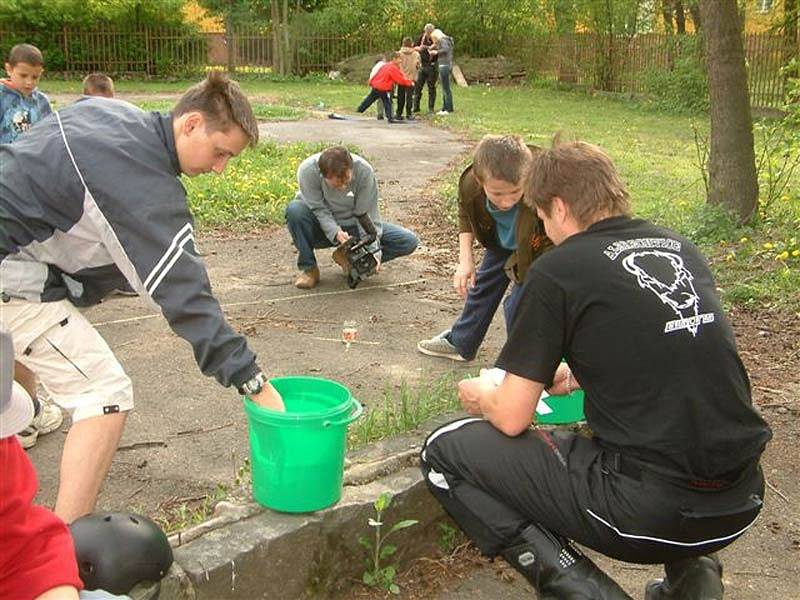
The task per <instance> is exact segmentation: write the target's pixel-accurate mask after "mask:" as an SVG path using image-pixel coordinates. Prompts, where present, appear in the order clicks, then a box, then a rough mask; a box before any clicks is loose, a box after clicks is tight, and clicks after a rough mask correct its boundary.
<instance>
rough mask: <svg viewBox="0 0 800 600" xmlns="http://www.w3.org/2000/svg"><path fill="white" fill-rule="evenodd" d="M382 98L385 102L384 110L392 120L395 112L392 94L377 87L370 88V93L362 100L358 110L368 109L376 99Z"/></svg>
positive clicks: (361, 111)
mask: <svg viewBox="0 0 800 600" xmlns="http://www.w3.org/2000/svg"><path fill="white" fill-rule="evenodd" d="M378 99H380V101H381V102H383V110H384V112H386V118H387V119H389V120H390V121H392V120H393V119H394V112H393V110H392V96H391V94H390V93H389V92H380V91H378V90H376V89H375V88H373V87H371V88H369V94H367V97H366V98H364V99H363V100H362V101H361V104H359V105H358V108H357V109H356V111H358V112H360V113H363V112H364V111H365V110H367V109H368V108H369V107H370V106H372V103H373V102H375V100H378Z"/></svg>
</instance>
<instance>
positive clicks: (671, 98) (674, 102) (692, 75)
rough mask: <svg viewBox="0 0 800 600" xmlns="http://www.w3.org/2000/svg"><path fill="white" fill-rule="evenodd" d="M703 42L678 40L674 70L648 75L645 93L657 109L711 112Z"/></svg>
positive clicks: (696, 39)
mask: <svg viewBox="0 0 800 600" xmlns="http://www.w3.org/2000/svg"><path fill="white" fill-rule="evenodd" d="M701 44H702V39H700V38H699V37H696V36H691V37H688V36H687V37H678V38H676V41H675V44H674V46H673V48H672V55H673V57H674V61H675V62H674V66H673V68H672V69H671V70H666V71H665V70H661V69H657V70H651V71H648V72H647V73H645V89H646V90H647V93H648V94H650V95H651V96H652V97H653V99H654V101H655V103H656V104H657V105H658V106H661V107H663V108H666V109H669V110H676V109H677V110H689V111H705V110H708V76H707V75H706V69H705V65H704V64H703V61H702V54H701Z"/></svg>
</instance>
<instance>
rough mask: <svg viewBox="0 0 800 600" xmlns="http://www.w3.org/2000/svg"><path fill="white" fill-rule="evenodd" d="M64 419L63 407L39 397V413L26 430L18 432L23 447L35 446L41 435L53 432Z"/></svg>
mask: <svg viewBox="0 0 800 600" xmlns="http://www.w3.org/2000/svg"><path fill="white" fill-rule="evenodd" d="M63 421H64V415H63V414H62V413H61V409H60V408H59V407H58V406H56V405H55V404H50V403H49V402H45V401H44V400H42V399H41V398H40V399H39V414H38V415H36V416H35V417H33V421H31V424H30V425H28V426H27V427H26V428H25V429H24V430H22V431H21V432H19V433H18V434H17V439H18V440H19V443H20V444H21V445H22V447H23V448H25V449H26V450H27V449H28V448H33V447H34V446H35V445H36V442H37V440H38V439H39V436H40V435H46V434H48V433H52V432H53V431H55V430H56V429H58V428H59V427H61V423H62V422H63Z"/></svg>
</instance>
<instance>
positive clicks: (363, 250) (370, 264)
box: [342, 213, 378, 290]
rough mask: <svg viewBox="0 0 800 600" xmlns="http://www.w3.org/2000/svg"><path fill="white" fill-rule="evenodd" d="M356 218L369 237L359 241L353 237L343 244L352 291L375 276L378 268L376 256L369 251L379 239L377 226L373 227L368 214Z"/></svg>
mask: <svg viewBox="0 0 800 600" xmlns="http://www.w3.org/2000/svg"><path fill="white" fill-rule="evenodd" d="M356 218H357V219H358V222H359V223H360V224H361V227H363V228H364V231H365V232H366V233H367V235H366V236H365V237H363V238H361V239H358V240H357V239H356V238H354V237H351V238H350V239H349V240H347V241H346V242H345V243H344V244H342V246H344V256H345V258H346V259H347V263H348V264H349V265H350V272H349V273H348V274H347V285H348V286H349V287H350V289H351V290H352V289H354V288H355V287H356V286H357V285H358V284H359V283H361V282H362V281H364V280H365V279H366V278H367V277H369V276H370V275H374V274H375V269H376V268H377V267H378V261H377V259H376V258H375V255H374V254H372V252H370V251H369V249H368V246H369V245H370V244H372V243H373V242H374V241H375V240H376V239H378V232H377V231H376V230H375V225H373V223H372V219H370V218H369V215H368V214H367V213H364V214H363V215H356Z"/></svg>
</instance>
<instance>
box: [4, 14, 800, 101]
mask: <svg viewBox="0 0 800 600" xmlns="http://www.w3.org/2000/svg"><path fill="white" fill-rule="evenodd" d="M22 41H25V42H29V43H33V44H36V45H37V46H39V47H40V49H41V50H42V51H43V52H44V54H45V57H46V63H47V64H46V67H47V70H48V71H49V72H51V73H52V72H56V73H59V72H60V73H64V74H66V75H76V74H84V73H87V72H90V71H104V72H108V73H110V74H140V75H144V76H147V77H164V76H171V75H180V74H188V73H199V72H203V71H205V70H206V69H207V68H208V67H211V66H232V67H234V68H241V69H246V70H251V71H253V72H255V73H258V72H268V71H277V70H278V67H279V64H278V61H279V60H280V61H281V62H282V63H283V64H282V65H281V66H282V67H283V69H284V71H286V72H292V73H299V74H305V73H309V72H314V71H328V70H331V69H335V68H336V65H337V64H338V63H339V62H340V61H342V60H344V59H347V58H349V57H352V56H357V55H362V54H367V53H372V54H374V53H376V52H379V51H386V50H391V49H393V48H395V47H396V46H398V45H399V43H398V41H397V40H390V39H387V38H386V37H383V38H376V37H374V36H367V35H356V34H345V35H330V34H323V33H321V32H319V31H314V30H313V29H308V28H301V27H294V26H292V25H291V24H290V25H289V27H288V28H287V29H286V30H283V31H277V32H275V31H273V30H272V28H271V27H270V26H269V24H267V25H258V24H253V25H247V26H237V27H235V28H233V30H232V31H230V32H227V33H226V32H225V31H219V32H211V33H208V32H198V31H195V30H192V29H190V28H158V27H145V28H137V29H116V28H107V27H104V28H102V29H101V28H99V27H98V29H95V30H87V29H72V28H68V27H64V28H62V29H61V30H59V31H51V32H43V31H35V32H34V31H28V32H25V31H8V30H2V29H0V53H2V54H5V53H6V52H7V51H8V49H9V48H10V47H11V46H12V45H13V44H15V43H19V42H22ZM696 42H697V40H695V39H694V36H683V37H681V36H674V35H668V34H657V33H646V34H637V35H633V36H608V35H602V34H590V33H585V34H575V35H551V36H545V37H533V36H530V37H527V38H522V39H520V38H516V39H514V38H505V39H502V40H500V39H496V38H493V39H488V38H487V39H478V38H475V39H470V40H466V41H465V43H459V41H458V40H456V55H457V56H458V55H462V56H463V55H470V56H473V57H482V56H486V55H487V52H488V49H489V48H492V49H496V48H498V47H499V48H502V49H503V51H502V54H504V55H506V56H510V57H514V58H515V59H517V60H518V61H519V62H520V63H521V64H522V66H523V68H524V70H525V72H526V74H527V75H528V76H529V77H536V78H540V79H552V80H557V81H560V82H564V83H568V84H575V85H581V86H586V87H592V88H597V89H602V90H608V91H614V92H625V93H644V92H647V91H648V82H649V81H650V80H651V78H652V74H653V73H656V74H657V73H668V72H670V71H673V70H674V69H675V68H676V64H677V61H678V60H680V58H681V57H682V56H685V55H686V53H687V52H692V51H696V50H697V43H696ZM744 42H745V55H746V60H747V65H748V71H749V76H750V93H751V103H752V104H753V106H757V107H779V106H781V105H782V104H783V103H784V101H785V95H784V94H785V89H784V87H785V77H784V75H783V74H782V73H781V66H782V65H785V64H786V63H787V62H788V61H789V59H790V58H791V57H793V56H798V55H800V48H798V46H797V42H796V41H788V40H787V38H784V37H782V36H779V35H776V34H748V35H746V36H745V39H744ZM692 48H694V50H692ZM698 56H699V53H698ZM467 76H469V73H467Z"/></svg>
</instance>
